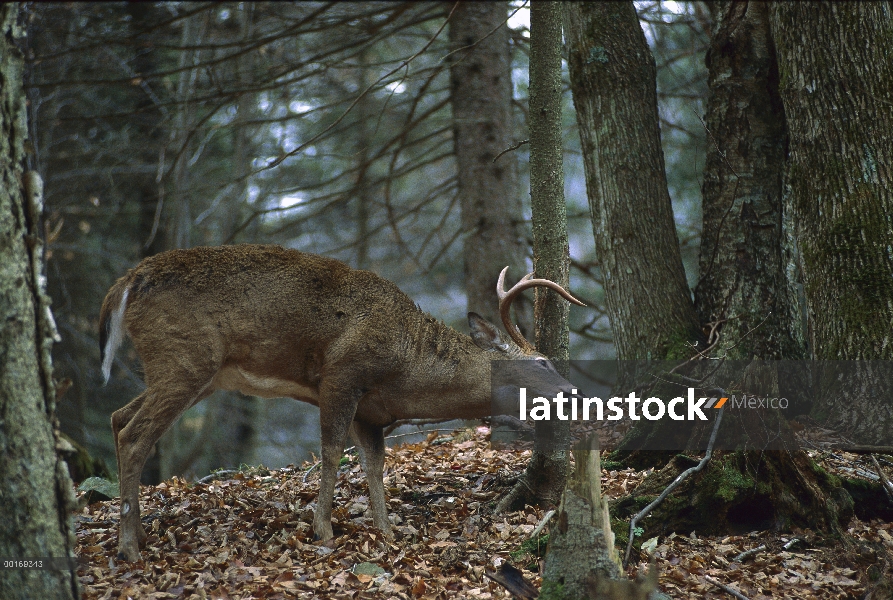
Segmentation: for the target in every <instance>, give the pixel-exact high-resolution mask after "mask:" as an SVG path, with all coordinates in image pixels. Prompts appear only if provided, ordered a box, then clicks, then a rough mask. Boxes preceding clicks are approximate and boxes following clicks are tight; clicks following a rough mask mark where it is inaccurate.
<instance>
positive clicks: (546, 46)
mask: <svg viewBox="0 0 893 600" xmlns="http://www.w3.org/2000/svg"><path fill="white" fill-rule="evenodd" d="M561 91H562V84H561V5H560V4H559V3H558V2H546V1H539V0H535V1H534V2H531V5H530V195H531V205H532V207H533V269H534V272H535V273H536V277H542V278H546V279H551V280H552V281H554V282H556V283H558V284H560V285H561V286H563V287H564V288H565V289H567V287H568V276H569V272H570V250H569V246H568V238H567V209H566V207H565V204H564V169H563V166H562V159H563V148H562V141H561ZM535 303H536V304H535V307H536V310H535V314H536V342H535V346H536V348H537V350H538V351H539V352H541V353H542V354H545V355H546V356H548V357H549V358H550V359H551V360H552V361H553V363H554V364H555V368H556V369H557V370H558V372H559V373H561V374H562V375H563V376H565V377H567V376H568V371H569V365H568V345H569V337H570V334H569V331H568V323H567V318H568V312H569V309H570V306H569V304H568V303H567V301H565V300H563V299H562V298H560V297H559V296H558V295H557V294H556V293H555V292H553V291H551V290H542V289H540V288H538V289H537V293H536V300H535ZM570 438H571V436H570V421H561V420H557V419H556V420H552V421H537V422H536V429H535V437H534V443H533V454H532V455H531V457H530V462H529V463H528V465H527V470H526V472H525V473H524V476H523V477H522V479H521V481H519V482H518V483H517V484H516V485H515V487H514V488H513V489H512V490H511V492H510V493H509V494H508V496H506V497H505V498H503V499H502V501H501V502H500V503H499V507H498V508H500V509H508V508H510V507H517V506H522V505H523V504H522V503H527V504H532V503H535V502H536V503H538V502H543V501H545V502H553V503H556V502H558V500H559V499H560V498H561V494H562V492H563V491H564V486H565V483H566V482H567V471H568V450H569V448H570Z"/></svg>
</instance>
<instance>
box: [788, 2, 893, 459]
mask: <svg viewBox="0 0 893 600" xmlns="http://www.w3.org/2000/svg"><path fill="white" fill-rule="evenodd" d="M770 23H771V27H772V35H773V37H774V40H775V44H776V47H777V53H778V64H779V82H780V83H779V88H780V92H781V98H782V101H783V103H784V108H785V114H786V116H787V123H788V132H789V136H790V149H789V153H788V162H787V165H786V172H785V182H786V186H787V193H788V194H789V201H790V206H791V210H792V212H793V217H794V219H793V220H794V224H795V228H796V238H797V242H798V244H799V249H800V255H801V268H802V272H803V284H804V293H805V296H806V302H807V305H808V311H809V324H810V330H809V345H810V351H811V353H812V356H813V357H814V358H816V359H822V360H871V359H882V360H890V359H891V358H893V338H891V336H893V330H891V328H890V323H891V322H893V252H891V250H890V249H891V247H893V220H891V215H893V174H891V170H890V164H891V162H893V133H891V132H893V102H891V101H890V90H891V89H893V61H891V60H890V57H889V48H890V45H891V43H893V39H891V31H893V11H891V8H890V4H889V3H883V2H864V3H863V2H858V3H849V2H846V3H835V2H822V3H815V4H808V5H805V4H800V3H796V2H795V3H787V2H778V3H773V4H772V6H771V10H770ZM886 370H887V371H889V369H886ZM826 390H827V392H828V394H827V395H825V396H824V397H821V398H819V399H818V400H817V401H816V404H815V405H814V407H813V416H815V417H816V418H817V419H818V420H820V421H823V422H824V423H825V424H826V426H828V427H831V428H835V429H839V430H842V431H843V432H844V433H845V434H847V436H848V437H850V439H851V440H853V441H854V442H856V443H862V444H883V443H886V442H887V441H889V440H890V438H891V437H893V405H891V404H890V402H889V398H890V394H891V393H893V383H891V378H890V377H889V373H880V374H878V373H877V372H876V371H875V370H874V368H873V367H872V366H871V365H868V364H865V363H861V364H859V365H855V366H854V369H853V373H852V376H851V377H849V378H848V380H847V381H842V382H839V383H837V384H836V385H829V386H827V388H826Z"/></svg>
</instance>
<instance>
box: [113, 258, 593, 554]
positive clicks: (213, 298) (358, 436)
mask: <svg viewBox="0 0 893 600" xmlns="http://www.w3.org/2000/svg"><path fill="white" fill-rule="evenodd" d="M504 277H505V270H504V271H503V272H502V274H501V275H500V277H499V283H498V284H497V289H498V291H499V297H500V314H501V316H502V321H503V323H504V325H505V327H506V329H507V331H508V333H509V335H510V336H511V339H512V340H514V342H515V343H512V342H510V341H505V340H503V338H502V337H501V336H500V334H499V332H498V331H497V329H496V327H495V326H493V325H492V324H490V323H488V322H487V321H485V320H484V319H483V318H481V317H480V316H478V315H476V314H474V313H469V315H468V321H469V324H470V326H471V337H469V336H467V335H463V334H461V333H459V332H457V331H455V330H453V329H451V328H449V327H447V326H446V325H444V324H442V323H440V322H439V321H437V320H435V319H434V318H433V317H431V316H430V315H427V314H425V313H423V312H422V311H421V309H419V308H418V307H417V306H416V305H415V303H413V301H412V300H410V299H409V297H408V296H406V294H404V293H403V292H401V291H400V290H399V289H398V288H397V286H395V285H394V284H393V283H391V282H390V281H387V280H386V279H382V278H381V277H379V276H378V275H375V274H374V273H370V272H368V271H358V270H354V269H351V268H350V267H348V266H347V265H346V264H344V263H341V262H339V261H337V260H332V259H329V258H324V257H322V256H316V255H313V254H305V253H302V252H298V251H296V250H288V249H285V248H281V247H279V246H256V245H240V246H219V247H213V248H193V249H191V250H172V251H170V252H164V253H161V254H158V255H156V256H152V257H150V258H147V259H145V260H144V261H142V262H141V263H140V264H139V265H137V267H136V268H134V269H131V270H130V272H129V273H127V275H125V276H124V277H122V278H121V279H119V280H118V281H117V282H116V283H115V284H114V285H113V286H112V288H111V289H110V290H109V293H108V294H107V295H106V297H105V301H104V302H103V303H102V311H101V313H100V321H99V329H100V348H101V351H102V371H103V374H104V375H105V379H106V381H108V379H109V376H110V374H111V369H112V361H113V359H114V355H115V351H116V349H117V348H118V346H119V345H120V344H121V342H122V340H123V337H124V331H127V333H129V334H130V337H131V339H132V340H133V345H134V347H135V348H136V351H137V352H138V353H139V356H140V359H141V360H142V363H143V367H144V370H145V381H146V390H145V391H144V392H143V393H142V394H140V395H139V396H137V397H136V399H134V400H133V401H132V402H130V404H128V405H127V406H125V407H124V408H121V409H119V410H117V411H115V413H114V414H113V415H112V431H113V433H114V436H115V449H116V452H117V455H118V477H119V481H120V485H121V522H120V531H119V537H118V552H119V555H120V556H123V558H126V559H127V560H131V561H133V560H139V558H140V554H139V549H138V546H139V545H140V544H141V543H142V542H143V541H144V540H145V538H146V533H145V531H144V529H143V527H142V524H141V523H140V507H139V478H140V474H141V472H142V470H143V466H144V464H145V461H146V457H147V455H148V454H149V451H150V450H151V448H152V447H153V445H154V444H155V443H156V442H157V441H158V438H159V437H161V435H162V434H163V433H164V432H165V431H166V430H167V428H168V427H170V426H171V424H173V422H174V421H175V420H176V419H177V417H179V416H180V415H181V414H183V412H184V411H185V410H186V409H188V408H189V407H191V406H193V405H194V404H196V403H197V402H199V401H200V400H202V399H203V398H205V397H206V396H208V395H210V394H211V392H213V391H214V390H217V389H223V390H239V391H241V392H243V393H245V394H249V395H253V396H262V397H265V398H277V397H291V398H295V399H298V400H303V401H305V402H310V403H311V404H315V405H317V406H318V407H319V417H320V419H319V420H320V429H321V446H322V470H321V475H320V487H319V499H318V502H317V507H316V514H315V516H314V520H313V531H314V533H315V534H316V536H318V537H319V538H321V539H323V540H328V539H330V538H332V522H331V518H332V500H333V495H334V492H335V480H336V475H337V469H338V462H339V460H340V458H341V453H342V452H343V450H344V445H345V442H346V439H347V434H348V430H350V433H351V436H352V437H353V438H354V440H355V441H356V443H357V445H358V446H359V448H360V456H361V459H362V463H363V469H364V470H365V472H366V480H367V482H368V485H369V498H370V502H371V507H372V517H373V524H374V525H375V527H377V528H379V529H381V530H382V531H383V532H385V533H386V534H389V533H390V523H389V521H388V516H387V508H386V504H385V494H384V485H383V481H382V469H383V466H384V436H383V433H382V432H383V428H384V427H386V426H388V425H390V424H392V423H394V422H395V421H399V420H405V419H418V418H425V419H437V418H443V419H454V418H479V417H484V416H487V415H489V414H490V412H491V408H490V407H491V390H490V387H491V386H490V361H491V360H493V359H512V358H527V359H535V360H536V361H537V362H536V363H535V365H536V366H535V368H536V370H537V373H538V374H539V373H542V377H541V378H540V380H541V382H542V385H541V386H537V387H542V390H541V391H539V392H537V393H538V394H540V395H543V396H554V395H555V393H557V391H559V390H562V391H565V392H567V393H570V389H571V386H570V384H569V383H568V382H567V381H566V380H564V379H563V378H562V377H561V376H560V375H558V373H557V372H556V371H555V369H554V368H553V367H552V365H551V363H549V361H548V360H546V359H545V358H544V357H543V356H542V355H540V354H537V353H536V352H535V351H534V349H533V347H532V346H531V345H530V344H529V343H528V342H527V341H526V340H525V339H524V337H523V336H522V335H521V333H520V331H519V330H518V329H517V327H515V325H514V324H513V323H512V322H511V321H510V317H509V307H510V305H511V302H512V299H513V298H514V297H515V296H517V295H518V293H519V292H521V291H522V290H524V289H527V288H530V287H534V286H545V287H549V288H551V289H553V290H555V291H556V292H558V293H559V294H561V295H562V296H563V297H564V298H566V299H568V300H570V301H571V302H575V303H576V304H580V305H582V303H581V302H579V301H578V300H576V299H575V298H574V297H573V296H571V295H570V294H569V293H568V292H566V291H565V290H564V289H563V288H562V287H561V286H559V285H558V284H556V283H554V282H551V281H547V280H543V279H530V277H531V276H530V275H528V276H526V277H525V278H524V279H522V280H521V281H520V282H519V283H518V284H517V285H515V286H514V287H513V288H512V289H511V290H509V291H508V292H505V291H504V290H503V280H504ZM531 391H535V390H531ZM516 400H517V397H516Z"/></svg>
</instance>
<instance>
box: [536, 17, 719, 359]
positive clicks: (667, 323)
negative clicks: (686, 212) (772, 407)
mask: <svg viewBox="0 0 893 600" xmlns="http://www.w3.org/2000/svg"><path fill="white" fill-rule="evenodd" d="M564 6H565V34H566V36H567V51H568V67H569V69H570V78H571V90H572V92H573V96H574V107H575V108H576V113H577V123H578V125H579V130H580V143H581V147H582V150H583V165H584V168H585V173H586V190H587V193H588V196H589V206H590V209H591V211H592V227H593V232H594V234H595V248H596V252H597V255H598V260H599V264H600V267H601V270H602V273H603V277H604V287H605V299H606V303H607V307H608V314H609V317H610V320H611V330H612V332H613V335H614V344H615V346H616V348H617V356H618V358H620V359H621V360H623V359H655V360H660V359H663V358H679V357H687V356H689V355H690V354H692V349H691V346H690V345H691V344H694V343H695V342H698V341H701V339H702V333H701V331H700V326H699V324H698V320H697V317H696V315H695V311H694V307H693V305H692V300H691V293H690V291H689V289H688V284H687V282H686V279H685V271H684V269H683V267H682V258H681V255H680V252H679V238H678V237H677V235H676V227H675V223H674V220H673V207H672V206H671V203H670V196H669V193H668V191H667V179H666V174H665V172H664V157H663V151H662V149H661V143H660V128H659V120H658V113H657V93H656V85H655V66H654V58H653V57H652V55H651V51H650V50H649V49H648V44H647V43H646V41H645V35H644V34H643V32H642V29H641V27H640V26H639V21H638V18H637V17H636V11H635V8H634V7H633V4H632V3H631V2H573V3H567V4H565V5H564ZM531 112H532V111H531Z"/></svg>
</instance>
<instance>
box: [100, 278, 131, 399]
mask: <svg viewBox="0 0 893 600" xmlns="http://www.w3.org/2000/svg"><path fill="white" fill-rule="evenodd" d="M129 292H130V290H129V289H126V290H124V294H122V295H121V304H119V305H118V308H116V309H115V310H114V311H113V312H112V318H111V324H110V325H109V337H108V339H106V342H105V348H104V349H103V350H104V353H105V358H104V359H103V361H102V376H103V377H104V378H105V383H108V382H109V378H110V377H111V376H112V363H113V362H114V360H115V352H117V351H118V347H119V346H120V345H121V342H122V341H123V340H124V310H125V309H126V308H127V294H128V293H129Z"/></svg>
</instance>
